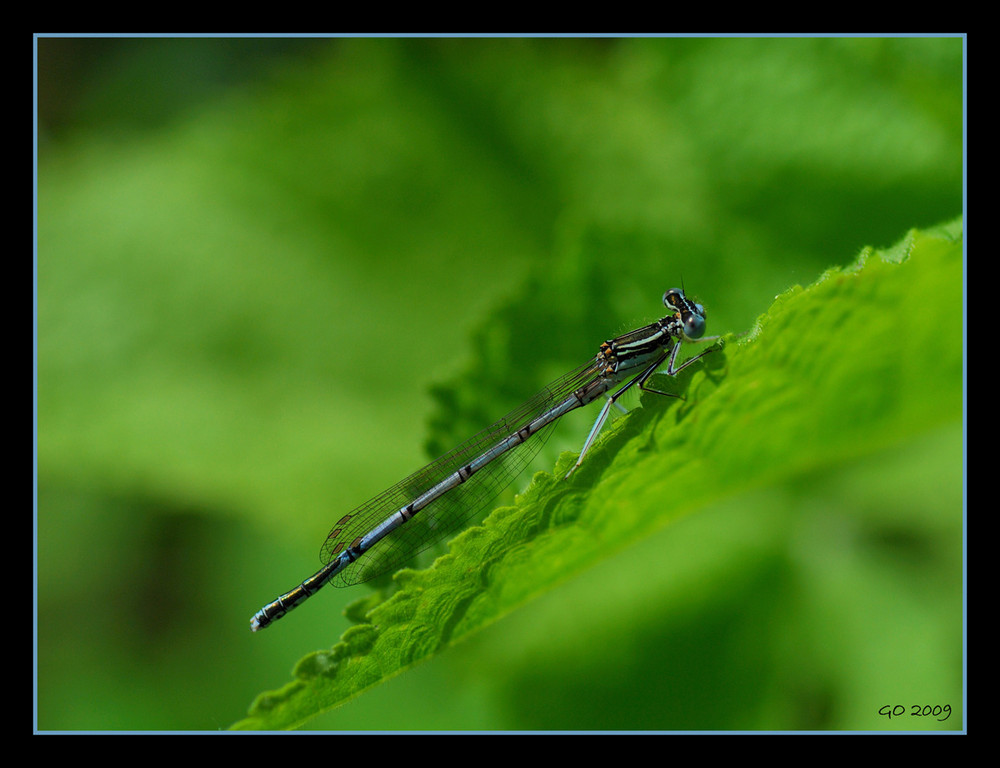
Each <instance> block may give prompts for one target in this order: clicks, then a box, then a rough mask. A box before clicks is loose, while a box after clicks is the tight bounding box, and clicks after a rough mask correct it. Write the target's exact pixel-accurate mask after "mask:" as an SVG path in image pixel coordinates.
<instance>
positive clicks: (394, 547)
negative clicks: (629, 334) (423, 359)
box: [320, 361, 600, 587]
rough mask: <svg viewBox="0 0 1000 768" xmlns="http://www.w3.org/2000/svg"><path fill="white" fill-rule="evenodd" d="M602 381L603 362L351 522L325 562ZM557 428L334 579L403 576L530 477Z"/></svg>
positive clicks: (342, 526)
mask: <svg viewBox="0 0 1000 768" xmlns="http://www.w3.org/2000/svg"><path fill="white" fill-rule="evenodd" d="M599 375H600V366H599V365H598V364H597V362H596V361H594V362H590V363H587V364H586V365H584V366H582V367H580V368H578V369H576V370H575V371H571V372H570V373H568V374H566V375H565V376H563V377H561V378H559V379H557V380H556V381H554V382H552V383H551V384H550V385H549V386H547V387H546V388H545V389H543V390H542V391H541V392H539V393H538V394H537V395H535V396H534V397H532V398H531V399H529V400H528V401H527V402H525V403H523V404H522V405H520V406H519V407H518V408H516V409H515V410H513V411H511V412H510V413H508V414H507V415H506V416H504V417H503V418H502V419H500V420H499V421H497V422H495V423H494V424H493V425H492V426H490V427H487V428H486V429H484V430H483V431H482V432H479V433H478V434H477V435H475V436H473V437H471V438H470V439H468V440H466V441H465V442H464V443H462V444H461V445H459V446H458V447H457V448H455V449H453V450H451V451H449V452H448V453H446V454H445V455H444V456H441V457H440V458H438V459H436V460H435V461H432V462H431V463H430V464H428V465H427V466H425V467H424V468H423V469H420V470H418V471H417V472H414V473H413V474H412V475H410V476H409V477H407V478H406V479H404V480H402V481H400V482H399V483H397V484H396V485H394V486H392V487H391V488H388V489H386V490H385V491H383V492H382V493H380V494H379V495H378V496H375V497H374V498H372V499H370V500H369V501H367V502H366V503H364V504H362V505H361V506H360V507H358V508H357V509H355V510H354V511H353V512H350V513H349V514H346V515H344V516H343V517H342V518H340V520H338V521H337V523H336V525H334V527H333V529H332V530H331V531H330V533H329V535H328V536H327V538H326V541H324V542H323V546H322V548H321V549H320V559H321V560H322V561H323V562H324V563H329V562H331V561H332V560H333V559H334V558H335V557H337V556H338V555H339V553H340V552H341V551H343V550H344V549H346V548H347V547H349V546H351V545H352V543H353V542H355V541H356V540H357V539H358V538H360V537H362V536H364V535H365V534H366V533H368V532H369V531H371V530H372V529H373V528H375V526H377V525H378V524H379V523H381V522H382V521H383V520H385V519H386V518H388V517H390V516H391V515H393V514H395V513H396V512H397V511H399V510H400V509H402V508H403V507H405V506H406V505H407V504H409V503H410V502H411V501H412V500H413V499H415V498H416V497H418V496H420V495H421V494H423V493H424V492H426V491H427V490H429V489H431V488H433V487H434V486H436V485H437V484H438V483H440V482H441V481H443V480H444V479H445V478H447V477H449V476H450V475H452V474H453V473H454V472H456V471H458V469H459V468H460V467H463V466H465V465H466V464H468V463H469V462H470V461H471V460H472V459H474V458H476V457H477V456H480V455H482V454H483V453H485V452H486V451H487V450H489V449H490V448H492V447H493V446H494V445H496V444H497V443H499V442H500V441H501V440H503V439H504V438H506V437H507V436H509V435H511V434H513V433H515V432H517V431H518V430H519V429H520V428H521V427H522V426H524V425H526V424H528V423H530V422H531V421H533V420H534V419H536V418H538V417H539V416H540V415H542V414H544V413H546V412H547V411H548V410H550V409H551V408H552V407H553V406H555V405H557V404H559V403H561V402H563V401H564V400H565V399H566V398H567V397H569V396H570V395H572V393H573V392H575V391H576V390H577V389H579V388H581V387H583V386H584V385H586V384H587V383H588V382H591V381H593V380H594V379H595V377H597V376H599ZM552 426H553V425H552V424H550V425H548V426H546V427H544V428H543V429H541V430H539V431H538V432H536V433H535V434H534V435H532V436H531V437H530V438H529V439H528V440H526V441H525V442H523V443H521V444H519V445H517V446H515V447H514V448H511V449H510V450H509V451H507V452H506V453H504V454H502V455H501V456H499V457H498V458H496V459H494V460H493V461H491V462H490V463H489V464H487V465H486V466H485V467H483V468H482V469H480V470H479V471H478V472H476V473H475V474H474V475H472V477H470V478H469V479H468V480H466V481H465V482H464V483H462V484H461V485H459V486H457V487H455V488H453V489H452V490H451V491H449V492H447V493H445V494H444V495H443V496H441V497H440V498H438V499H436V500H435V501H433V502H432V503H431V504H429V505H428V506H427V507H425V508H424V509H422V510H421V511H420V512H419V513H417V514H416V515H415V516H414V517H413V519H411V520H410V521H408V522H407V523H406V524H405V525H403V526H402V527H400V528H398V529H397V530H395V531H394V532H393V533H391V534H390V535H388V536H386V537H385V538H384V539H383V540H382V541H380V542H378V543H377V544H375V545H374V546H372V548H371V549H370V550H369V551H368V552H367V553H366V554H365V556H364V557H362V558H360V559H359V560H358V561H356V562H354V563H351V564H350V565H349V566H347V567H346V568H345V569H344V570H342V571H341V572H340V573H338V574H337V575H336V576H334V577H333V579H332V580H331V583H333V584H336V585H337V586H339V587H347V586H351V585H353V584H359V583H361V582H363V581H368V580H369V579H372V578H375V577H376V576H380V575H381V574H383V573H386V572H387V571H390V570H394V569H397V568H399V567H401V566H402V565H404V564H405V563H406V562H407V561H409V560H410V559H411V558H412V557H414V556H415V555H416V554H417V553H419V552H422V551H424V550H425V549H427V548H428V547H429V546H431V545H432V544H434V543H435V542H436V541H439V540H440V539H442V538H443V537H444V536H446V535H447V534H449V533H452V532H453V531H455V530H457V529H458V528H460V527H461V526H462V525H463V524H464V523H465V522H466V521H467V520H469V519H470V518H471V517H473V516H475V515H477V514H478V513H480V512H481V511H483V510H484V509H485V508H486V507H487V506H488V505H489V504H490V503H491V502H492V501H493V500H494V499H496V497H497V496H499V495H500V493H501V492H502V491H503V490H504V488H506V487H507V486H508V485H509V484H510V483H511V482H512V481H513V480H514V478H516V477H517V476H518V475H519V474H520V473H521V472H522V471H523V470H524V468H525V467H526V466H527V465H528V464H529V463H530V462H531V460H532V459H533V458H534V457H535V456H536V455H537V453H538V451H539V450H540V449H541V447H542V446H543V445H544V444H545V441H546V439H548V436H549V433H550V432H551V428H552Z"/></svg>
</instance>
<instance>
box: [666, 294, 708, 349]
mask: <svg viewBox="0 0 1000 768" xmlns="http://www.w3.org/2000/svg"><path fill="white" fill-rule="evenodd" d="M663 303H664V305H665V306H667V307H669V308H670V309H676V310H677V312H676V313H675V315H674V316H675V317H676V318H677V319H678V320H680V322H681V332H682V333H683V334H684V336H685V338H687V339H688V340H690V341H694V340H695V339H700V338H701V337H702V336H704V335H705V308H704V307H703V306H702V305H701V304H696V303H695V302H693V301H691V300H690V299H689V298H688V297H687V296H685V295H684V291H682V290H681V289H680V288H671V289H670V290H669V291H667V292H666V293H665V294H663Z"/></svg>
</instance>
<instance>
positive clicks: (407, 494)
mask: <svg viewBox="0 0 1000 768" xmlns="http://www.w3.org/2000/svg"><path fill="white" fill-rule="evenodd" d="M663 303H664V305H665V306H666V307H667V309H669V310H671V312H670V314H668V315H667V316H666V317H664V318H662V319H660V320H657V321H656V322H655V323H651V324H650V325H647V326H644V327H642V328H637V329H636V330H634V331H630V332H629V333H626V334H624V335H622V336H618V337H617V338H614V339H610V340H609V341H606V342H604V343H603V344H602V345H601V348H600V350H599V351H598V353H597V355H596V356H595V358H594V359H593V360H591V361H590V362H589V363H587V364H586V365H584V366H582V367H581V368H578V369H577V370H575V371H571V372H570V373H568V374H566V375H565V376H563V377H562V378H560V379H557V380H556V381H554V382H553V383H552V384H550V385H549V386H548V387H546V388H545V389H543V390H542V391H541V392H539V393H538V394H537V395H535V396H534V397H533V398H531V399H530V400H528V401H527V402H526V403H524V404H523V405H522V406H520V407H519V408H517V409H516V410H514V411H512V412H511V413H509V414H507V415H506V416H504V417H503V418H502V419H500V420H499V421H498V422H496V423H495V424H494V425H493V426H491V427H488V428H487V429H485V430H483V431H482V432H480V433H479V434H478V435H476V436H475V437H473V438H471V439H469V440H467V441H466V442H464V443H462V444H461V445H460V446H458V447H457V448H455V449H454V450H453V451H451V452H450V453H447V454H445V455H444V456H442V457H441V458H439V459H437V460H436V461H433V462H431V463H430V464H428V465H427V466H426V467H424V468H423V469H421V470H419V471H417V472H415V473H414V474H412V475H410V476H409V477H408V478H406V479H405V480H403V481H402V482H400V483H397V484H396V485H394V486H392V487H391V488H389V489H388V490H386V491H384V492H383V493H381V494H379V495H378V496H376V497H375V498H373V499H371V500H370V501H368V502H367V503H365V504H362V505H361V506H360V507H358V508H357V509H355V510H354V511H353V512H350V513H348V514H346V515H344V516H343V517H341V518H340V519H339V520H338V521H337V522H336V524H335V525H334V526H333V530H332V531H330V533H329V535H328V536H327V537H326V541H325V542H324V543H323V547H322V548H321V550H320V558H321V559H322V561H323V563H324V566H323V567H322V568H321V569H320V570H319V571H317V572H316V573H315V574H313V575H312V576H310V577H309V578H308V579H306V580H305V581H303V582H302V583H301V584H299V586H297V587H295V589H293V590H291V591H289V592H286V593H285V594H283V595H282V596H281V597H279V598H278V599H277V600H274V601H273V602H271V603H268V604H267V605H265V606H264V607H263V608H261V609H260V610H259V611H257V613H256V614H254V617H253V618H252V619H251V620H250V628H251V629H252V630H253V631H254V632H256V631H257V630H259V629H263V628H264V627H266V626H268V625H269V624H271V623H272V622H274V621H277V620H278V619H280V618H281V617H282V616H284V615H285V614H286V613H288V612H289V611H290V610H292V608H295V607H296V606H297V605H299V604H300V603H301V602H302V601H303V600H305V599H306V598H308V597H312V595H314V594H316V592H318V591H319V590H320V588H322V587H323V586H324V585H325V584H327V583H329V582H331V581H332V582H334V583H335V584H336V585H337V586H342V587H346V586H351V585H352V584H358V583H360V582H362V581H367V580H368V579H371V578H374V577H375V576H379V575H381V574H383V573H386V572H387V571H389V570H392V569H396V568H398V567H399V566H401V565H402V564H404V563H405V562H407V561H408V560H410V559H411V558H412V557H413V556H414V555H416V554H417V553H418V552H422V551H423V550H424V549H426V548H427V547H429V546H430V545H431V544H433V543H434V542H435V541H437V540H439V539H441V538H442V537H443V536H445V535H446V534H448V533H450V532H451V531H454V530H455V529H456V528H458V527H459V526H461V525H462V523H464V522H465V521H466V520H468V519H469V518H470V517H472V516H473V515H475V514H477V513H478V512H481V511H482V510H483V509H485V508H486V506H487V505H488V504H489V503H490V502H491V501H492V500H493V499H495V498H496V496H497V495H498V494H499V493H500V492H501V491H502V490H503V489H504V488H506V487H507V485H508V484H509V483H510V482H511V481H512V480H513V479H514V478H515V477H517V475H518V474H519V473H520V471H521V470H522V469H523V468H524V467H525V466H526V465H527V464H528V463H529V462H530V461H531V459H532V457H533V456H534V455H535V454H536V453H537V452H538V450H539V449H540V448H541V446H542V443H543V442H544V440H545V437H546V436H547V432H548V428H549V427H551V426H552V425H553V424H554V423H555V422H556V421H557V420H558V419H559V418H561V417H562V416H564V415H566V414H567V413H569V412H570V411H572V410H575V409H577V408H580V407H582V406H584V405H587V404H588V403H591V402H593V401H594V400H596V399H598V398H599V397H602V396H606V397H607V401H606V402H605V403H604V407H603V408H602V409H601V412H600V414H599V415H598V417H597V421H596V422H595V423H594V426H593V428H592V429H591V430H590V434H589V435H588V436H587V440H586V442H585V443H584V445H583V449H582V450H581V451H580V457H579V458H578V459H577V461H576V464H574V465H573V467H572V469H570V471H569V472H568V473H567V474H566V476H567V477H569V475H570V474H572V473H573V471H574V470H576V468H577V467H579V466H580V464H581V462H582V461H583V457H584V456H585V455H586V453H587V451H588V450H590V446H591V445H592V444H593V442H594V439H595V438H596V437H597V434H598V433H599V432H600V431H601V427H602V426H603V425H604V422H605V420H606V419H607V417H608V413H609V412H610V410H611V408H612V406H616V405H617V406H618V407H619V408H620V407H621V406H620V405H618V399H619V398H620V397H621V396H622V395H623V394H625V392H627V391H628V390H630V389H631V388H632V387H634V386H636V385H638V386H639V388H640V389H643V390H646V391H647V392H655V393H657V394H661V395H669V396H671V397H677V395H671V393H669V392H663V391H661V390H658V389H654V388H652V387H649V386H647V384H646V382H647V381H648V380H649V377H650V376H652V375H653V374H654V373H655V372H656V370H657V369H658V368H659V367H660V366H661V365H663V363H664V362H666V363H667V369H666V373H667V375H669V376H674V375H676V374H677V373H678V372H680V371H682V370H684V369H685V368H687V367H688V366H689V365H691V364H692V363H694V362H695V361H696V360H698V359H699V358H700V357H703V356H704V355H706V354H708V353H709V352H711V351H712V350H711V349H708V350H705V351H704V352H701V353H699V354H697V355H695V356H694V357H692V358H690V359H688V360H686V361H685V362H684V363H682V364H681V365H675V363H676V360H677V353H678V351H679V350H680V348H681V344H682V342H689V343H690V342H694V341H699V340H700V341H711V340H712V339H714V338H717V337H711V338H702V337H703V336H704V334H705V308H704V307H703V306H702V305H701V304H696V303H695V302H693V301H691V300H690V299H688V298H687V297H686V296H685V295H684V292H683V291H682V290H680V289H679V288H671V289H670V290H669V291H667V292H666V293H665V294H663ZM630 376H631V377H632V378H630V379H629V377H630ZM625 379H628V381H627V383H626V384H625V385H624V386H622V387H621V388H620V389H618V390H617V391H615V392H614V393H612V394H610V395H609V394H608V392H610V391H611V390H612V389H613V388H614V387H615V385H616V384H618V383H620V382H621V381H623V380H625Z"/></svg>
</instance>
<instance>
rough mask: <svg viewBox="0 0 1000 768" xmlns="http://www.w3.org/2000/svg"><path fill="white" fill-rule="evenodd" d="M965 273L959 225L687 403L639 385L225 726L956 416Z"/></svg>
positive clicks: (760, 346) (838, 288)
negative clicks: (594, 427) (609, 425)
mask: <svg viewBox="0 0 1000 768" xmlns="http://www.w3.org/2000/svg"><path fill="white" fill-rule="evenodd" d="M962 276H963V273H962V222H961V219H957V220H955V221H953V222H950V223H948V224H946V225H944V226H941V227H938V228H935V229H930V230H924V231H917V230H913V231H911V232H909V233H908V234H907V235H906V236H905V237H904V238H903V239H902V240H900V242H899V243H897V244H896V245H894V246H892V247H891V248H888V249H884V250H875V249H871V248H866V249H864V250H863V251H862V252H861V254H860V255H859V257H858V258H857V260H856V261H855V263H854V264H852V265H851V266H849V267H847V268H834V269H830V270H828V271H827V272H825V273H824V274H823V275H822V276H821V277H820V278H819V279H818V280H816V281H815V282H814V283H813V284H812V285H810V286H809V287H808V288H801V287H798V286H796V287H793V288H791V289H789V290H787V291H786V292H785V293H783V294H782V295H780V296H778V297H777V298H776V299H775V301H774V303H773V304H772V306H771V307H770V308H769V309H768V310H767V312H765V313H764V314H762V315H761V316H760V317H759V318H758V320H757V322H756V323H755V325H754V326H753V328H752V329H751V330H750V331H749V332H748V333H747V334H744V335H742V336H740V337H736V336H732V335H730V336H727V337H726V339H725V342H726V344H725V347H724V350H722V351H720V352H715V353H713V354H712V355H709V356H708V357H707V358H706V364H705V365H704V366H693V367H692V368H693V369H697V370H695V371H694V372H693V374H692V375H691V376H690V381H689V384H688V386H687V387H686V394H685V397H686V399H685V400H683V401H673V400H672V399H671V400H668V399H667V398H659V397H652V396H644V399H643V406H644V407H643V408H641V409H638V410H636V411H634V412H633V413H632V414H630V415H629V416H628V417H626V418H625V419H623V420H621V421H620V423H619V425H618V427H617V428H615V429H613V430H609V432H610V434H608V435H607V436H605V437H604V438H603V439H602V440H601V441H599V442H598V444H597V445H596V446H595V447H594V448H593V449H592V451H591V453H590V454H589V455H588V458H587V461H586V462H585V463H584V465H583V467H582V468H581V469H580V470H579V471H578V472H577V473H576V474H574V475H573V476H572V477H571V478H570V479H569V480H563V479H561V478H562V477H563V475H564V474H565V472H566V471H567V469H568V468H569V466H570V465H571V463H572V461H573V460H574V456H572V455H568V454H567V455H563V456H562V457H561V458H560V460H559V462H558V463H557V465H556V467H555V469H554V471H553V473H551V474H549V473H538V474H536V475H535V477H534V479H533V480H532V482H531V484H530V486H529V487H528V489H527V490H526V491H525V492H524V493H523V494H522V495H521V496H520V497H519V498H518V499H517V501H516V503H515V504H514V505H513V506H508V507H503V508H500V509H497V510H496V511H494V512H493V513H492V514H491V515H490V516H489V517H488V518H487V519H486V520H485V522H484V523H483V524H482V525H480V526H475V527H472V528H470V529H468V530H466V531H465V532H463V533H462V534H460V535H459V536H458V537H456V538H455V539H454V540H453V541H452V542H451V545H450V551H449V553H448V554H447V555H445V556H443V557H441V558H439V559H438V560H437V561H436V562H435V563H434V564H433V566H432V567H430V568H428V569H426V570H423V571H413V570H404V571H401V572H399V573H398V574H397V575H396V579H395V580H396V584H397V587H398V589H397V591H396V592H395V593H394V594H392V596H391V597H389V598H388V599H385V600H384V601H382V602H378V603H377V604H374V605H373V606H372V607H371V608H370V610H368V612H367V614H365V618H366V620H367V621H366V623H360V624H358V625H357V626H355V627H353V628H351V629H349V630H348V631H347V632H345V633H344V635H343V637H342V639H341V641H340V642H339V643H338V644H337V645H335V646H334V647H333V648H332V649H331V650H329V651H319V652H316V653H312V654H309V655H308V656H306V657H305V658H303V659H302V660H301V661H300V662H299V663H298V665H297V667H296V669H295V673H294V674H295V680H294V681H293V682H292V683H289V684H288V685H286V686H285V687H284V688H282V689H280V690H278V691H272V692H268V693H264V694H261V695H260V696H259V697H258V698H257V699H256V701H255V702H254V704H253V706H252V707H251V709H250V712H249V716H248V717H247V718H246V719H244V720H242V721H240V722H238V723H236V724H235V725H234V726H233V727H234V728H237V729H262V730H263V729H268V730H269V729H279V728H292V727H296V726H298V725H301V724H302V723H304V722H306V721H307V720H309V719H310V718H312V717H314V716H315V715H317V714H319V713H321V712H323V711H326V710H328V709H331V708H333V707H337V706H339V705H340V704H343V703H344V702H346V701H348V700H349V699H351V698H353V697H355V696H358V695H359V694H361V693H362V692H364V691H365V690H366V689H369V688H371V687H372V686H375V685H378V684H379V683H381V682H384V681H385V680H388V679H389V678H391V677H393V676H395V675H398V674H399V673H400V672H402V671H404V670H406V669H407V668H409V667H411V666H413V665H414V664H416V663H418V662H420V661H423V660H425V659H428V658H430V657H432V656H434V655H435V654H438V653H440V652H442V651H444V650H445V649H447V648H449V647H450V646H452V645H453V644H454V643H456V642H457V641H458V640H460V639H462V638H464V637H466V636H468V635H470V634H471V633H473V632H475V631H477V630H480V629H482V628H483V627H486V626H487V625H489V624H491V623H493V622H495V621H497V620H498V619H500V618H502V617H503V616H504V615H506V614H508V613H510V612H511V611H513V610H515V609H516V608H518V607H519V606H522V605H524V604H525V603H526V602H527V601H529V600H531V599H532V598H534V597H536V596H538V595H540V594H541V593H544V592H546V591H549V590H552V589H553V588H554V587H555V586H556V585H558V584H560V583H562V582H565V581H566V580H568V579H572V578H573V577H574V576H576V575H578V574H580V573H582V572H584V571H585V570H587V569H590V568H592V567H595V566H597V567H600V565H601V564H602V562H604V561H606V560H607V559H608V558H609V557H610V556H612V555H613V554H615V553H618V552H621V551H623V550H624V549H625V548H626V547H628V546H629V545H631V544H633V543H635V542H637V541H640V540H642V539H644V538H647V537H650V536H651V535H652V534H653V533H655V532H657V531H659V530H662V529H664V528H665V527H667V526H669V525H671V524H672V523H674V522H675V521H677V520H678V519H680V518H682V517H684V516H686V515H690V514H692V513H694V512H697V511H698V510H700V509H703V508H705V507H706V506H708V505H710V504H713V503H717V502H719V501H722V500H725V499H726V498H729V497H732V496H734V495H736V494H739V493H742V492H745V491H747V490H748V489H752V488H757V487H767V486H771V487H776V486H781V485H784V484H786V483H789V482H790V481H793V480H795V479H797V478H801V477H804V476H807V475H808V473H809V472H810V471H811V470H813V469H814V468H816V467H822V466H829V465H833V464H838V463H843V462H848V461H852V460H858V459H862V458H864V457H866V456H869V455H871V454H873V453H875V452H877V451H880V450H883V449H884V448H886V447H888V446H892V445H898V444H900V443H901V442H904V441H906V440H909V439H912V438H914V437H915V436H918V435H925V434H929V433H932V432H933V431H934V430H936V429H939V428H940V427H942V426H943V425H947V424H954V423H956V422H959V421H960V419H961V413H962V386H961V382H962V323H961V318H962V314H961V307H962V288H963V285H962V282H963V280H962ZM365 599H366V600H371V598H365ZM353 615H357V614H356V613H355V614H353ZM609 653H611V651H610V650H609Z"/></svg>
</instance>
